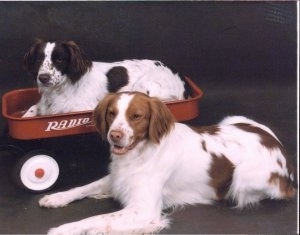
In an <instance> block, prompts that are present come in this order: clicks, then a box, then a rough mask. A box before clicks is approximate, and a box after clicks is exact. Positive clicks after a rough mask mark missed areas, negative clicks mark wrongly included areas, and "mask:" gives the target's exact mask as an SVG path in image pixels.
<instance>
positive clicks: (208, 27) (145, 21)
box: [0, 1, 297, 147]
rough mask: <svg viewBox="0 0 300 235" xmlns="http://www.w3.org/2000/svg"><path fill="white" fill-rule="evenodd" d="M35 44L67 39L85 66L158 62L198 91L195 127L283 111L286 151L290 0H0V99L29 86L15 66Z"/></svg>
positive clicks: (292, 56)
mask: <svg viewBox="0 0 300 235" xmlns="http://www.w3.org/2000/svg"><path fill="white" fill-rule="evenodd" d="M35 38H42V39H45V40H74V41H76V42H77V43H78V44H79V45H80V46H81V47H82V48H83V49H84V50H85V51H86V54H87V55H88V56H89V57H90V58H91V59H93V60H100V61H115V60H122V59H127V58H148V59H159V60H162V61H164V62H165V63H166V64H168V65H171V66H172V67H174V68H176V69H177V70H178V71H180V72H182V73H183V74H186V75H188V76H190V77H191V78H192V79H194V80H195V81H196V82H197V84H198V85H199V86H200V87H201V88H202V89H203V90H204V92H205V96H204V98H203V106H204V107H203V108H202V109H201V110H202V115H203V118H202V119H201V120H200V123H201V124H202V123H204V124H209V123H212V122H216V121H218V120H220V119H221V118H222V117H224V116H226V115H231V114H241V115H248V116H251V117H253V118H256V119H258V120H259V121H263V122H270V123H271V124H272V120H274V115H275V117H277V118H278V117H279V118H280V120H281V121H284V119H285V117H284V115H287V114H288V115H289V117H290V118H291V122H292V124H293V127H292V129H293V130H286V128H285V127H283V128H282V129H284V130H282V132H280V133H283V134H282V135H283V136H289V138H291V137H292V138H291V140H289V141H287V142H288V144H291V142H292V143H293V144H292V145H293V147H295V146H296V145H295V143H296V141H295V136H296V132H295V129H296V82H297V78H296V72H297V64H296V62H297V59H296V58H297V26H296V2H194V1H193V2H0V71H1V73H0V87H1V89H0V92H1V94H2V93H3V92H5V91H8V90H11V89H15V88H20V87H26V86H33V85H34V82H33V81H32V80H31V79H29V76H28V75H27V74H26V73H25V71H24V70H23V69H22V59H23V55H24V54H25V52H26V51H27V50H28V48H29V46H30V45H31V43H32V42H33V40H34V39H35ZM239 92H241V93H239ZM255 92H256V93H255ZM257 92H258V93H257ZM269 93H272V94H269ZM269 95H274V96H273V97H271V96H269ZM287 95H289V97H287ZM236 96H237V97H236ZM247 96H248V97H247ZM216 97H218V98H216ZM268 97H270V98H269V99H273V102H271V104H272V106H270V104H266V103H263V102H267V99H268ZM210 98H216V99H214V100H213V101H210V100H209V99H210ZM225 98H227V99H228V100H227V102H225V100H224V99H225ZM230 98H232V99H231V100H230ZM247 98H249V99H247ZM288 99H289V100H288ZM287 100H288V101H287ZM285 102H287V104H288V106H287V107H286V104H285ZM206 105H207V106H208V107H205V106H206ZM258 105H261V107H259V106H258ZM264 106H268V107H265V109H264V108H263V107H264ZM204 108H206V109H204ZM261 108H262V109H261ZM213 113H214V115H212V114H213ZM206 115H207V119H206V118H205V117H206ZM0 121H1V122H0V123H1V125H0V127H1V129H0V131H1V130H2V129H3V121H2V119H0ZM275 128H276V127H275ZM285 132H286V134H285Z"/></svg>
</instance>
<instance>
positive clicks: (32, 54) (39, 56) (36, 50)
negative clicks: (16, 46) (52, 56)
mask: <svg viewBox="0 0 300 235" xmlns="http://www.w3.org/2000/svg"><path fill="white" fill-rule="evenodd" d="M45 46H46V42H44V41H43V40H40V39H36V40H35V42H34V43H33V44H32V46H31V47H30V49H29V51H28V52H26V53H25V55H24V59H23V67H24V69H26V70H27V71H28V72H30V73H31V75H32V76H34V78H35V77H36V76H37V73H38V69H39V67H40V66H41V64H42V62H43V60H44V58H45V55H44V52H43V50H44V48H45Z"/></svg>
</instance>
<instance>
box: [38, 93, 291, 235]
mask: <svg viewBox="0 0 300 235" xmlns="http://www.w3.org/2000/svg"><path fill="white" fill-rule="evenodd" d="M94 122H95V125H96V128H97V129H98V131H99V132H100V134H101V135H102V137H103V138H105V139H106V140H107V141H108V142H109V143H110V150H111V160H112V161H111V165H110V174H109V175H107V176H106V177H104V178H102V179H100V180H98V181H96V182H93V183H91V184H88V185H85V186H82V187H78V188H73V189H71V190H69V191H66V192H59V193H54V194H52V195H48V196H44V197H43V198H42V199H41V200H40V201H39V204H40V206H42V207H47V208H57V207H63V206H66V205H67V204H69V203H71V202H73V201H75V200H79V199H83V198H85V197H92V198H97V199H101V198H107V197H113V198H115V199H117V200H119V201H120V202H121V203H122V205H123V206H124V209H122V210H120V211H117V212H114V213H110V214H103V215H97V216H94V217H90V218H87V219H83V220H81V221H78V222H73V223H68V224H64V225H61V226H59V227H57V228H53V229H51V230H50V231H49V234H99V233H123V234H130V233H154V232H159V231H160V230H161V229H164V228H167V227H168V225H169V222H168V218H167V217H166V216H165V215H162V210H163V209H166V208H168V207H177V206H181V205H193V204H197V203H202V204H212V203H213V202H215V201H220V200H230V201H233V202H234V203H235V204H236V207H237V208H244V207H247V206H250V205H255V204H257V203H259V201H261V200H262V199H268V198H269V199H278V200H281V199H283V200H285V199H291V198H293V197H294V195H295V193H296V182H295V176H294V173H293V171H292V169H291V167H290V165H289V163H288V161H287V158H286V156H285V151H284V150H283V147H282V145H281V143H280V141H279V140H278V138H277V137H276V136H275V134H274V133H273V132H272V131H271V130H270V129H269V128H268V127H266V126H264V125H262V124H259V123H257V122H255V121H252V120H250V119H247V118H245V117H241V116H233V117H228V118H225V119H224V120H223V121H222V122H220V123H219V124H217V125H213V126H208V127H197V128H191V127H188V126H187V125H184V124H181V123H176V122H175V121H174V118H173V116H172V114H171V113H170V111H169V110H168V108H167V107H166V106H165V105H164V104H163V103H162V102H161V101H160V100H158V99H157V98H150V97H148V96H146V95H144V94H141V93H118V94H109V95H108V96H106V97H105V98H104V100H103V101H102V102H101V103H100V104H99V105H98V106H97V107H96V109H95V111H94Z"/></svg>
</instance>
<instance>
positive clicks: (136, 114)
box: [132, 113, 142, 120]
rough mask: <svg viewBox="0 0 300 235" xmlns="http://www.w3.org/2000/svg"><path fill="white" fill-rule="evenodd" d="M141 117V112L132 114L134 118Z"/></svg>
mask: <svg viewBox="0 0 300 235" xmlns="http://www.w3.org/2000/svg"><path fill="white" fill-rule="evenodd" d="M141 117H142V115H141V114H139V113H135V114H133V115H132V120H139V119H140V118H141Z"/></svg>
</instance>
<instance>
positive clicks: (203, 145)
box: [201, 140, 207, 152]
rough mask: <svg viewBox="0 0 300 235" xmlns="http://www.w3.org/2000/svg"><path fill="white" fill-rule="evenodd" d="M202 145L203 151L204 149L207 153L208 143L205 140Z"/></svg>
mask: <svg viewBox="0 0 300 235" xmlns="http://www.w3.org/2000/svg"><path fill="white" fill-rule="evenodd" d="M201 145H202V149H203V150H204V151H205V152H207V148H206V142H205V141H204V140H202V142H201Z"/></svg>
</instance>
